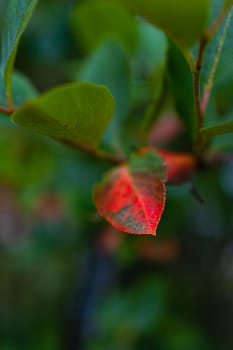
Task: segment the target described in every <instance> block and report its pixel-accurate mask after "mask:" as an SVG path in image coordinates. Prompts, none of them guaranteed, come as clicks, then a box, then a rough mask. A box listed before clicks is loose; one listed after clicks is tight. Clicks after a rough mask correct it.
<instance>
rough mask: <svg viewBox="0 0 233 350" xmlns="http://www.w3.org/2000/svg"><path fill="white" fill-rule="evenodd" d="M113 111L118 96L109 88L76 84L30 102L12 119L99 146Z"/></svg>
mask: <svg viewBox="0 0 233 350" xmlns="http://www.w3.org/2000/svg"><path fill="white" fill-rule="evenodd" d="M113 110H114V99H113V97H112V95H111V94H110V92H109V90H108V89H107V88H106V87H104V86H98V85H95V84H91V83H72V84H66V85H64V86H60V87H57V88H55V89H52V90H50V91H48V92H47V93H45V94H44V95H41V96H40V97H38V98H36V99H33V100H31V101H28V102H26V103H25V104H24V105H23V106H22V107H21V108H20V109H18V110H17V111H16V112H15V113H14V114H13V116H12V120H13V122H15V123H16V124H18V125H21V126H23V127H25V128H28V129H31V130H33V131H36V132H38V133H40V134H43V135H46V136H50V137H52V138H54V139H60V140H71V141H76V142H77V143H79V144H80V145H83V146H86V147H89V148H97V146H98V144H99V142H100V139H101V137H102V135H103V133H104V131H105V129H106V127H107V125H108V123H109V122H110V120H111V117H112V114H113Z"/></svg>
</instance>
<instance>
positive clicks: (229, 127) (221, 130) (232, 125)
mask: <svg viewBox="0 0 233 350" xmlns="http://www.w3.org/2000/svg"><path fill="white" fill-rule="evenodd" d="M200 133H201V136H202V138H203V140H204V142H208V141H210V140H211V139H212V138H213V137H215V136H220V135H224V134H229V133H233V121H229V122H227V123H222V124H218V125H214V126H210V127H208V128H202V129H201V130H200Z"/></svg>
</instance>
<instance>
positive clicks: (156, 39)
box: [134, 19, 168, 143]
mask: <svg viewBox="0 0 233 350" xmlns="http://www.w3.org/2000/svg"><path fill="white" fill-rule="evenodd" d="M167 54H168V41H167V38H166V36H165V34H164V33H163V32H161V31H160V30H159V29H157V28H155V27H154V26H153V25H151V24H150V23H148V22H146V21H144V20H142V19H140V20H139V43H138V48H137V51H136V55H135V58H134V60H135V62H134V66H135V74H137V71H139V73H140V74H141V77H138V80H139V81H135V85H136V84H138V83H140V82H141V84H143V83H144V84H146V86H148V88H149V89H150V90H151V99H150V101H149V104H148V103H147V107H146V111H145V113H144V114H143V120H142V121H141V123H140V130H141V134H142V138H145V137H147V136H148V131H149V130H150V128H151V126H152V124H153V123H154V122H155V120H156V118H157V117H158V115H159V111H160V108H161V105H162V102H163V99H162V97H163V90H164V89H163V88H164V80H165V71H166V66H167ZM140 78H141V79H140ZM141 84H140V85H141ZM138 94H139V95H140V94H142V88H141V86H140V88H139V91H138ZM148 95H149V94H148ZM148 97H149V96H148ZM137 100H139V101H140V98H138V97H137ZM135 102H136V103H137V101H135ZM143 134H144V135H143ZM143 143H144V142H143Z"/></svg>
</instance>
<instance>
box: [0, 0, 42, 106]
mask: <svg viewBox="0 0 233 350" xmlns="http://www.w3.org/2000/svg"><path fill="white" fill-rule="evenodd" d="M37 2H38V0H9V1H8V4H7V7H6V14H5V20H4V24H3V27H2V33H1V63H0V73H1V76H2V78H3V79H4V81H5V86H6V94H7V97H8V100H10V101H11V99H12V97H11V75H12V71H13V65H14V61H15V56H16V52H17V48H18V45H19V41H20V38H21V36H22V34H23V32H24V30H25V28H26V26H27V24H28V22H29V20H30V18H31V15H32V12H33V10H34V8H35V6H36V4H37Z"/></svg>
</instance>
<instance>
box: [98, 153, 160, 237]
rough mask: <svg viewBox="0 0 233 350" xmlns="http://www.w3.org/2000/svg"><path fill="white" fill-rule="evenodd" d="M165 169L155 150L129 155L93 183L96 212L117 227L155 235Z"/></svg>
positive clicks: (131, 231)
mask: <svg viewBox="0 0 233 350" xmlns="http://www.w3.org/2000/svg"><path fill="white" fill-rule="evenodd" d="M166 172H167V171H166V167H165V165H164V163H163V161H162V159H161V158H160V156H158V155H157V154H155V153H152V152H147V153H146V154H144V155H142V156H140V155H134V156H132V157H131V158H130V161H129V163H127V164H124V165H121V166H119V167H116V168H115V169H113V170H112V171H110V172H109V173H108V174H107V175H106V176H105V177H104V179H103V181H102V182H101V183H100V184H98V185H96V186H95V189H94V200H95V204H96V206H97V209H98V211H99V214H100V215H102V216H104V217H105V219H106V220H107V221H109V222H110V223H111V224H112V225H113V226H114V227H116V228H117V229H119V230H122V231H125V232H128V233H136V234H152V235H155V234H156V228H157V226H158V223H159V220H160V218H161V215H162V213H163V210H164V205H165V184H164V182H165V180H166Z"/></svg>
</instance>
